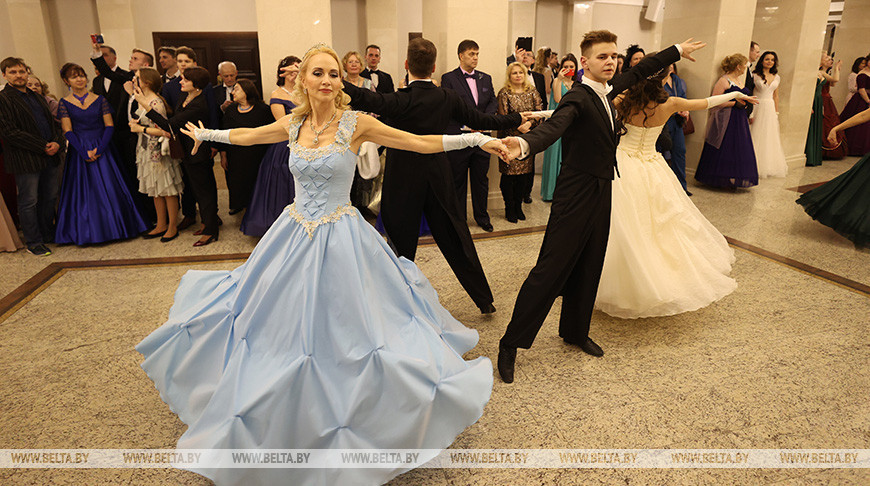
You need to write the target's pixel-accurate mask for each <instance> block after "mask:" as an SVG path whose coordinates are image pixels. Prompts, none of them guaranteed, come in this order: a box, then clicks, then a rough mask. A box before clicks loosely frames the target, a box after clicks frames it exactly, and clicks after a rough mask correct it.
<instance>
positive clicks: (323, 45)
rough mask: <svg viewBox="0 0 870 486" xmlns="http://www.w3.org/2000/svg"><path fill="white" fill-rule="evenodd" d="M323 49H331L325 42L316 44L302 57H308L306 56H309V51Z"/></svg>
mask: <svg viewBox="0 0 870 486" xmlns="http://www.w3.org/2000/svg"><path fill="white" fill-rule="evenodd" d="M324 47H326V48H327V49H332V47H330V46H329V44H326V43H325V42H318V43H317V44H314V45H313V46H311V48H310V49H308V50H307V51H305V55H304V56H302V57H308V54H310V53H311V51H315V50H318V49H321V48H324Z"/></svg>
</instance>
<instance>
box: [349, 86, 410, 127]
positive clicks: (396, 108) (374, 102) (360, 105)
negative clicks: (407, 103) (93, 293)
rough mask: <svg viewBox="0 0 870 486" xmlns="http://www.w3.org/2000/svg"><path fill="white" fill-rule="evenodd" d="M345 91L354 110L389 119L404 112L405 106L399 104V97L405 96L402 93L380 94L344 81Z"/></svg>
mask: <svg viewBox="0 0 870 486" xmlns="http://www.w3.org/2000/svg"><path fill="white" fill-rule="evenodd" d="M343 90H344V92H345V93H347V95H348V96H350V106H351V107H352V108H353V109H354V110H358V111H367V112H369V113H375V114H378V115H381V116H385V117H387V118H389V117H394V116H396V115H398V114H400V113H401V112H403V111H404V106H403V104H402V103H400V102H399V96H404V95H403V94H402V93H386V94H384V93H378V92H376V91H372V90H369V89H362V88H359V87H357V86H354V85H353V84H352V83H349V82H347V81H344V88H343Z"/></svg>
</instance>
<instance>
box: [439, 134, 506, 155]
mask: <svg viewBox="0 0 870 486" xmlns="http://www.w3.org/2000/svg"><path fill="white" fill-rule="evenodd" d="M492 140H495V139H494V138H492V137H488V136H486V135H484V134H482V133H478V132H474V133H463V134H462V135H442V137H441V144H442V145H443V146H444V151H445V152H449V151H450V150H461V149H464V148H468V147H483V146H484V145H486V144H487V143H488V142H490V141H492Z"/></svg>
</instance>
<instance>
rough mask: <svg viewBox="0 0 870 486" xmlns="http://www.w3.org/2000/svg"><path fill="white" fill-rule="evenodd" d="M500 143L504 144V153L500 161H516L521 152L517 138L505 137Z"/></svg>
mask: <svg viewBox="0 0 870 486" xmlns="http://www.w3.org/2000/svg"><path fill="white" fill-rule="evenodd" d="M501 142H502V143H503V144H504V147H505V149H506V150H505V153H504V154H502V155H501V160H504V161H505V162H510V161H511V160H514V159H516V158H517V157H519V156H520V154H522V150H521V149H520V140H519V139H518V138H517V137H506V138H503V139H501Z"/></svg>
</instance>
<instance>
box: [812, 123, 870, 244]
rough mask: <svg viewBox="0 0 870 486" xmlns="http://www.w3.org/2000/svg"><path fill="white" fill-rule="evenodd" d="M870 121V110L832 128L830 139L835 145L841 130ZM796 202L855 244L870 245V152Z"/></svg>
mask: <svg viewBox="0 0 870 486" xmlns="http://www.w3.org/2000/svg"><path fill="white" fill-rule="evenodd" d="M868 121H870V109H867V110H864V111H862V112H861V113H858V114H857V115H855V116H853V117H852V118H849V119H848V120H846V121H844V122H843V123H840V124H839V125H837V126H835V127H834V128H832V129H831V132H830V133H829V134H828V141H829V142H830V143H832V144H835V143H836V140H837V133H838V132H840V131H842V130H845V129H846V128H851V127H853V126H856V125H860V124H862V123H865V122H868ZM797 203H798V204H800V205H801V206H803V207H804V210H805V211H806V212H807V214H809V215H810V216H812V217H813V219H815V220H816V221H818V222H820V223H822V224H823V225H825V226H828V227H830V228H832V229H833V230H834V231H836V232H838V233H840V234H841V235H843V236H845V237H846V238H849V239H850V240H852V242H853V243H855V246H858V247H870V153H867V154H865V155H864V157H862V158H861V160H859V161H858V162H857V163H856V164H855V165H854V166H852V168H851V169H849V170H847V171H846V172H844V173H842V174H840V175H839V176H837V177H836V178H835V179H833V180H831V181H830V182H828V183H826V184H825V185H823V186H820V187H817V188H815V189H813V190H812V191H809V192H807V193H806V194H804V195H803V196H801V197H800V198H798V200H797Z"/></svg>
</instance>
